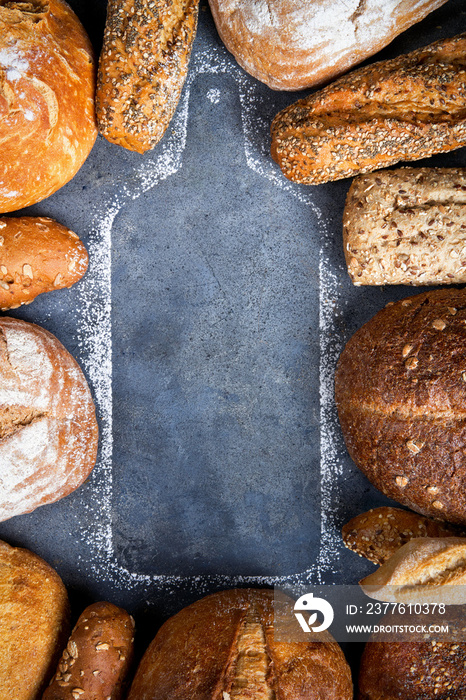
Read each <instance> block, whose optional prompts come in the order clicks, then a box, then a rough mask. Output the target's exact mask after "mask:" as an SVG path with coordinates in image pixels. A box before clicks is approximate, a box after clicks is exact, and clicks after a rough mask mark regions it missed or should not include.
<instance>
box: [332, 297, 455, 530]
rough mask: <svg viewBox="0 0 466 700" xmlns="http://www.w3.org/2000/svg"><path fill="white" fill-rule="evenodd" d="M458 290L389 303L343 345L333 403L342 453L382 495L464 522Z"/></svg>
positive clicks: (434, 515)
mask: <svg viewBox="0 0 466 700" xmlns="http://www.w3.org/2000/svg"><path fill="white" fill-rule="evenodd" d="M465 334H466V290H465V289H441V290H435V291H431V292H425V293H424V294H419V295H416V296H414V297H410V298H408V299H404V300H402V301H399V302H396V303H393V304H389V305H387V306H386V307H385V308H384V309H382V310H381V311H379V312H378V313H377V314H376V315H375V316H374V317H373V318H372V319H371V320H370V321H368V322H367V323H366V324H365V325H364V326H362V328H360V329H359V330H358V331H357V332H356V333H355V334H354V335H353V336H352V338H350V340H349V341H348V343H347V345H346V347H345V349H344V350H343V352H342V354H341V356H340V359H339V362H338V366H337V371H336V376H335V399H336V404H337V409H338V415H339V418H340V423H341V428H342V431H343V436H344V438H345V442H346V446H347V448H348V451H349V453H350V455H351V457H352V459H353V460H354V461H355V463H356V464H357V466H358V467H359V468H360V469H361V470H362V471H363V472H364V474H365V475H366V476H367V477H368V479H369V480H370V481H371V482H372V483H373V484H374V485H375V486H376V487H377V488H378V489H380V490H381V491H383V492H384V493H385V494H386V495H387V496H389V497H390V498H393V499H394V500H396V501H398V502H399V503H402V504H404V505H406V506H409V507H410V508H412V509H413V510H416V511H418V512H420V513H423V514H424V515H430V516H431V517H434V518H437V519H441V520H448V521H451V522H455V523H459V524H465V523H466V488H465V486H466V343H465Z"/></svg>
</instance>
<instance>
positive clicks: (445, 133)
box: [271, 34, 466, 185]
mask: <svg viewBox="0 0 466 700" xmlns="http://www.w3.org/2000/svg"><path fill="white" fill-rule="evenodd" d="M465 56H466V34H460V35H458V36H456V37H453V38H452V39H442V40H440V41H436V42H434V43H433V44H430V45H429V46H426V47H424V48H421V49H417V50H416V51H413V52H411V53H409V54H405V55H402V56H398V57H397V58H394V59H391V60H388V61H380V62H378V63H374V64H372V65H370V66H366V67H364V68H360V69H358V70H355V71H353V72H352V73H349V74H348V75H345V76H344V77H343V78H340V79H339V80H337V81H336V82H334V83H332V84H331V85H328V86H327V87H326V88H324V89H323V90H321V91H319V92H316V93H314V94H312V95H311V96H309V97H307V98H306V99H303V100H299V101H298V102H296V103H295V104H293V105H290V106H289V107H287V108H285V109H284V110H282V111H281V112H280V113H279V114H278V115H277V116H276V117H275V119H274V120H273V122H272V127H271V130H272V146H271V152H272V157H273V158H274V160H275V161H276V162H277V163H278V164H279V165H280V168H281V169H282V172H283V174H284V175H285V176H286V177H287V178H289V179H290V180H293V181H295V182H300V183H303V184H308V185H317V184H320V183H323V182H328V181H330V180H338V179H340V178H345V177H352V176H353V175H357V174H359V173H365V172H370V171H372V170H378V169H380V168H384V167H386V166H388V165H392V164H393V163H397V162H398V161H400V160H407V161H409V160H418V159H419V158H425V157H427V156H430V155H432V154H433V153H443V152H446V151H451V150H453V149H454V148H459V147H460V146H464V145H465V144H466V58H465Z"/></svg>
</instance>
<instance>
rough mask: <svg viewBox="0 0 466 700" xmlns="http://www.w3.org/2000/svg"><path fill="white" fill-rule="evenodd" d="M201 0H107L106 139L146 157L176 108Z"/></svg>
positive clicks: (102, 115) (102, 110)
mask: <svg viewBox="0 0 466 700" xmlns="http://www.w3.org/2000/svg"><path fill="white" fill-rule="evenodd" d="M198 6H199V0H174V1H173V2H172V0H155V1H154V0H137V2H136V1H135V0H122V1H121V0H109V2H108V5H107V22H106V25H105V34H104V44H103V48H102V52H101V54H100V59H99V70H98V75H97V92H96V107H97V120H98V124H99V131H100V133H101V134H102V135H103V136H105V138H106V139H107V140H108V141H111V142H112V143H116V144H119V145H120V146H124V147H125V148H128V149H129V150H131V151H137V152H138V153H144V152H145V151H147V150H149V149H151V148H153V147H154V146H155V145H156V144H157V143H158V142H159V141H160V139H161V138H162V136H163V134H164V133H165V130H166V128H167V126H168V124H169V123H170V120H171V118H172V116H173V114H174V112H175V109H176V106H177V104H178V101H179V98H180V94H181V89H182V87H183V84H184V81H185V78H186V74H187V70H188V63H189V57H190V55H191V48H192V44H193V41H194V36H195V34H196V26H197V15H198Z"/></svg>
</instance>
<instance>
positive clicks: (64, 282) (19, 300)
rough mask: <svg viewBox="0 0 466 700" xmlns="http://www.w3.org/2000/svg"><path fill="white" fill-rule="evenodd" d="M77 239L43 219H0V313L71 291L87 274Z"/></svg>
mask: <svg viewBox="0 0 466 700" xmlns="http://www.w3.org/2000/svg"><path fill="white" fill-rule="evenodd" d="M87 263H88V255H87V250H86V249H85V247H84V245H83V244H82V243H81V241H80V240H79V238H78V236H77V235H76V234H75V233H73V231H70V230H69V229H68V228H66V226H62V224H59V223H58V222H57V221H53V219H49V218H47V217H45V216H39V217H35V216H19V217H13V216H4V217H0V309H2V310H3V309H14V308H16V307H18V306H21V305H22V304H29V303H30V302H31V301H32V300H33V299H35V297H36V296H37V295H38V294H42V293H43V292H50V291H52V290H54V289H62V288H63V287H71V285H72V284H74V283H75V282H77V281H78V280H79V279H81V277H82V276H83V274H84V273H85V272H86V270H87Z"/></svg>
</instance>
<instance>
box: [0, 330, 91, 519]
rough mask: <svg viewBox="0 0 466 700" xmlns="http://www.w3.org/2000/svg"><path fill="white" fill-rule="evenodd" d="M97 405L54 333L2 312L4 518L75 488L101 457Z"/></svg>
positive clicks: (0, 480) (0, 499) (0, 483)
mask: <svg viewBox="0 0 466 700" xmlns="http://www.w3.org/2000/svg"><path fill="white" fill-rule="evenodd" d="M97 442H98V428H97V421H96V417H95V409H94V403H93V401H92V397H91V393H90V390H89V387H88V385H87V382H86V379H85V377H84V375H83V373H82V371H81V369H80V368H79V366H78V364H77V362H76V361H75V360H74V359H73V357H72V356H71V355H70V354H69V352H68V351H67V350H65V348H64V347H63V345H62V344H61V343H60V342H59V340H58V339H57V338H55V336H53V335H52V334H51V333H49V332H48V331H46V330H45V329H44V328H40V327H39V326H36V325H34V324H32V323H27V322H26V321H20V320H17V319H14V318H8V317H2V318H0V474H1V477H0V521H1V520H7V519H8V518H11V517H13V516H14V515H20V514H22V513H29V512H30V511H32V510H34V509H35V508H37V507H38V506H40V505H44V504H46V503H53V502H54V501H57V500H58V499H59V498H63V496H66V495H68V494H69V493H71V491H74V489H76V488H77V487H78V486H79V485H80V484H82V482H83V481H84V479H86V478H87V477H88V476H89V473H90V472H91V470H92V468H93V467H94V464H95V461H96V455H97Z"/></svg>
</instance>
